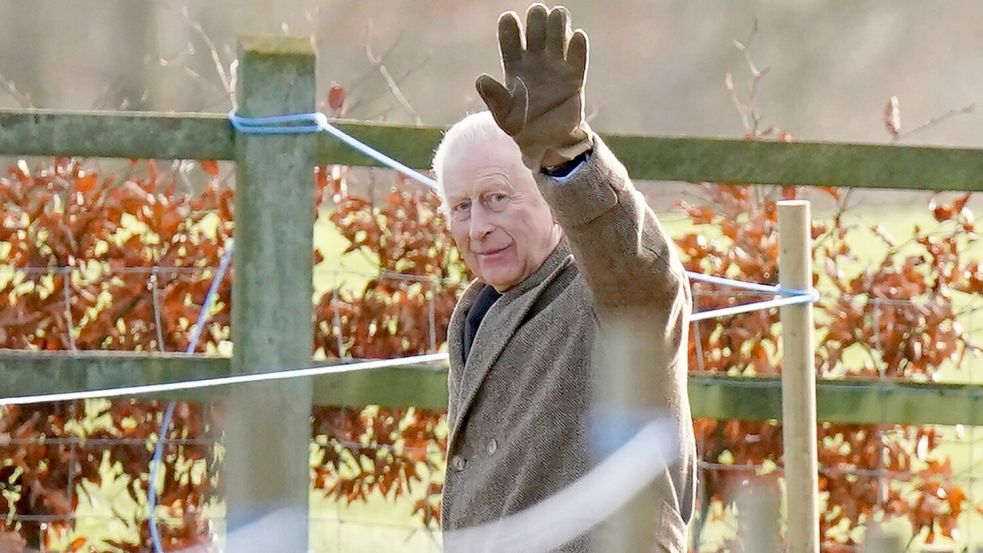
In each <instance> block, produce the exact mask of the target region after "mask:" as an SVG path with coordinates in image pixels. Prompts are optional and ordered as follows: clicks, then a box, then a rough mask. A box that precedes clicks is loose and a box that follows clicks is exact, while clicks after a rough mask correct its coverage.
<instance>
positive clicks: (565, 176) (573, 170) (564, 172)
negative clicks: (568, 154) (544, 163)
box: [542, 150, 592, 183]
mask: <svg viewBox="0 0 983 553" xmlns="http://www.w3.org/2000/svg"><path fill="white" fill-rule="evenodd" d="M591 151H592V150H587V151H586V152H583V153H581V154H580V155H578V156H577V157H575V158H573V159H571V160H570V161H567V162H565V163H563V164H561V165H558V166H556V167H550V168H543V169H542V172H543V174H544V175H546V176H547V177H550V178H552V179H554V180H556V181H557V182H561V183H563V182H566V181H567V180H569V179H570V178H571V177H573V176H574V175H576V174H577V173H578V172H579V171H580V169H581V168H583V166H584V164H585V163H587V160H588V159H589V158H590V154H591Z"/></svg>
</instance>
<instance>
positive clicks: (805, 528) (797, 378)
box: [778, 200, 819, 553]
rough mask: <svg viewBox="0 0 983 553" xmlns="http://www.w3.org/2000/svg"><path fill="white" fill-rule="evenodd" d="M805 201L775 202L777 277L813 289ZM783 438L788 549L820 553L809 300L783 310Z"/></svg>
mask: <svg viewBox="0 0 983 553" xmlns="http://www.w3.org/2000/svg"><path fill="white" fill-rule="evenodd" d="M810 233H811V224H810V218H809V202H806V201H802V200H792V201H783V202H778V247H779V253H778V281H779V283H780V284H781V285H782V286H784V287H786V288H794V289H797V290H810V289H812V239H811V234H810ZM781 321H782V425H783V426H782V428H783V432H782V438H783V440H782V441H783V445H784V455H783V458H784V460H785V505H786V509H787V511H788V552H789V553H818V552H819V483H818V475H817V473H816V472H817V460H816V371H815V367H814V361H813V355H814V342H813V326H812V304H809V303H806V304H797V305H789V306H785V307H782V308H781Z"/></svg>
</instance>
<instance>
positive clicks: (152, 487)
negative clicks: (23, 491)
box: [147, 241, 235, 553]
mask: <svg viewBox="0 0 983 553" xmlns="http://www.w3.org/2000/svg"><path fill="white" fill-rule="evenodd" d="M234 250H235V242H232V241H230V242H229V247H228V248H227V249H226V250H225V253H224V254H222V260H221V262H219V265H218V271H216V272H215V276H214V277H213V278H212V284H211V285H210V286H209V287H208V293H207V294H205V301H204V302H202V304H201V310H200V311H198V320H197V321H196V322H195V328H194V331H193V332H192V333H191V340H189V341H188V347H187V348H185V350H184V353H186V354H189V355H190V354H192V353H194V352H195V350H196V349H197V348H198V341H199V340H200V339H201V333H202V332H203V331H204V329H205V323H206V322H207V321H208V312H209V311H210V310H211V307H212V303H213V302H214V301H215V296H216V295H217V294H218V287H219V285H220V284H221V283H222V279H223V278H225V273H226V271H228V269H229V263H230V262H231V261H232V252H233V251H234ZM176 407H177V402H176V401H171V402H170V403H168V404H167V409H166V410H165V411H164V418H163V419H161V421H160V429H159V430H158V431H157V444H156V445H155V446H154V455H153V457H152V458H151V459H150V476H149V482H148V485H147V524H149V525H150V539H151V541H152V542H153V545H154V552H155V553H164V546H163V544H162V543H161V541H160V533H159V532H158V530H157V522H156V520H155V519H154V515H155V511H156V510H157V485H156V484H157V472H158V471H159V470H160V466H161V464H163V462H164V442H166V441H167V429H168V428H169V427H170V426H171V419H172V418H173V417H174V410H175V408H176Z"/></svg>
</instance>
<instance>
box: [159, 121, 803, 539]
mask: <svg viewBox="0 0 983 553" xmlns="http://www.w3.org/2000/svg"><path fill="white" fill-rule="evenodd" d="M229 121H230V122H231V124H232V126H233V128H235V130H236V131H237V132H239V133H242V134H256V135H289V134H314V133H319V132H322V131H323V132H327V133H329V134H331V135H332V136H334V137H335V138H337V139H338V140H340V141H341V142H343V143H344V144H346V145H348V146H350V147H351V148H353V149H355V150H357V151H359V152H361V153H363V154H365V155H366V156H368V157H370V158H372V159H374V160H376V161H378V162H379V163H382V164H383V165H385V166H387V167H390V168H392V169H395V170H396V171H398V172H400V173H402V174H403V175H405V176H407V177H409V178H411V179H413V180H415V181H416V182H419V183H420V184H423V185H424V186H427V187H429V188H432V189H434V190H437V189H438V188H437V182H436V181H434V180H433V179H431V178H430V177H427V176H425V175H423V174H422V173H420V172H418V171H415V170H414V169H411V168H410V167H408V166H406V165H404V164H402V163H400V162H399V161H396V160H395V159H393V158H391V157H389V156H387V155H385V154H383V153H381V152H379V151H377V150H375V149H374V148H372V147H371V146H369V145H367V144H365V143H364V142H361V141H359V140H357V139H356V138H354V137H352V136H350V135H348V134H346V133H345V132H343V131H341V130H340V129H338V128H337V127H335V126H334V125H332V124H331V123H329V122H328V118H327V116H325V115H324V114H323V113H319V112H315V113H297V114H290V115H276V116H271V117H242V116H240V115H238V114H236V112H235V110H232V111H230V112H229ZM233 249H234V244H232V243H230V244H229V248H228V249H227V250H226V251H225V254H224V255H223V257H222V261H221V263H220V264H219V268H218V271H217V272H216V273H215V277H214V278H213V279H212V284H211V286H210V287H209V289H208V294H207V295H206V296H205V301H204V303H203V304H202V306H201V311H199V313H198V320H197V322H196V323H195V329H194V332H193V333H192V336H191V340H190V341H189V342H188V347H187V349H186V351H185V353H188V354H191V353H194V351H195V349H196V348H197V347H198V341H199V340H200V339H201V333H202V331H203V329H204V327H205V322H206V321H207V320H208V311H209V310H210V309H211V304H212V302H213V301H214V298H215V295H216V294H217V292H218V286H219V284H220V283H221V281H222V278H224V276H225V272H226V270H227V269H228V266H229V262H230V261H231V259H232V252H233ZM686 274H687V276H688V277H689V278H690V279H692V280H700V281H703V282H709V283H713V284H718V285H723V286H731V287H736V288H743V289H747V290H754V291H757V292H765V293H774V294H778V295H781V296H784V297H782V298H777V299H773V300H768V301H762V302H754V303H749V304H744V305H736V306H732V307H726V308H723V309H715V310H711V311H703V312H700V313H694V314H693V315H691V316H690V320H691V321H700V320H703V319H709V318H711V317H723V316H727V315H734V314H737V313H746V312H749V311H756V310H759V309H769V308H772V307H780V306H783V305H795V304H800V303H814V302H816V301H817V300H818V299H819V294H818V293H817V292H816V291H815V290H793V289H788V288H783V287H781V286H771V285H766V284H756V283H751V282H743V281H738V280H732V279H727V278H722V277H715V276H711V275H703V274H699V273H693V272H687V273H686ZM176 405H177V403H176V402H174V401H172V402H170V403H169V404H168V405H167V409H166V410H165V411H164V417H163V419H162V420H161V426H160V431H159V432H158V439H157V444H156V446H155V447H154V455H153V458H152V460H151V465H150V475H149V478H150V482H149V486H148V493H147V519H148V523H149V524H150V535H151V538H152V540H153V545H154V551H155V552H156V553H164V551H163V546H162V545H161V541H160V534H159V533H158V531H157V524H156V522H155V520H154V511H155V510H156V508H157V490H156V487H155V483H156V481H157V472H158V470H159V467H160V465H161V464H162V461H163V452H164V443H165V442H166V434H167V429H168V427H169V426H170V424H171V419H172V418H173V417H174V409H175V407H176Z"/></svg>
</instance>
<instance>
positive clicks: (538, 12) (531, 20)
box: [526, 4, 547, 52]
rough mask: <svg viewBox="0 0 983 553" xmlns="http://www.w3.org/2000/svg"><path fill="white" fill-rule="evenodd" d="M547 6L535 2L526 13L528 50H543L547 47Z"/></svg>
mask: <svg viewBox="0 0 983 553" xmlns="http://www.w3.org/2000/svg"><path fill="white" fill-rule="evenodd" d="M546 17H547V16H546V6H544V5H542V4H533V5H532V6H530V7H529V13H527V14H526V50H528V51H529V52H542V51H543V50H544V49H545V48H546Z"/></svg>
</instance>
